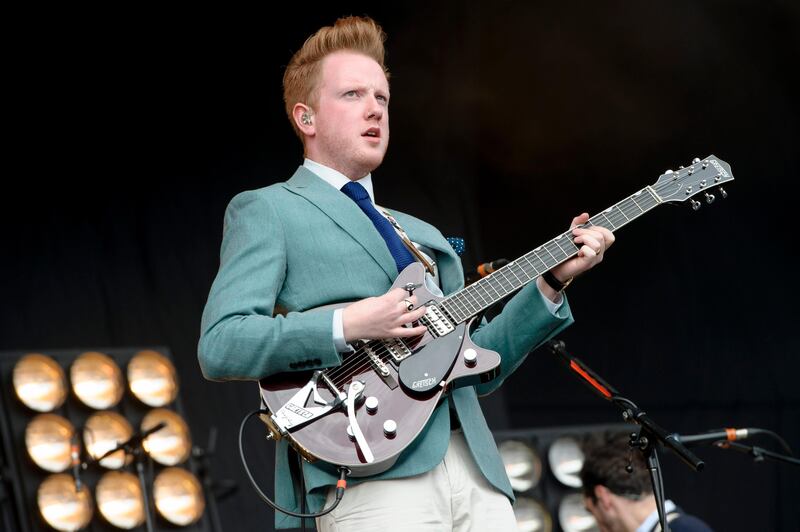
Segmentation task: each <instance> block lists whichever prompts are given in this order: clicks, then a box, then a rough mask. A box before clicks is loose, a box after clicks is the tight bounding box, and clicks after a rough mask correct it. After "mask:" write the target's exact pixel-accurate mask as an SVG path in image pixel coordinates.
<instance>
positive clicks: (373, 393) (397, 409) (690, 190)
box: [259, 155, 733, 476]
mask: <svg viewBox="0 0 800 532" xmlns="http://www.w3.org/2000/svg"><path fill="white" fill-rule="evenodd" d="M732 180H733V175H732V174H731V169H730V166H729V165H728V164H727V163H726V162H724V161H721V160H719V159H717V158H716V157H714V156H713V155H711V156H708V157H706V158H705V159H703V160H700V159H694V161H692V164H691V165H689V166H687V167H685V168H684V167H681V168H680V169H678V170H675V171H672V170H668V171H667V172H666V173H664V174H662V175H661V176H660V177H659V178H658V181H656V182H655V183H654V184H653V185H649V186H646V187H645V188H643V189H641V190H639V191H637V192H636V193H634V194H632V195H631V196H628V197H627V198H625V199H624V200H622V201H620V202H619V203H617V204H616V205H614V206H612V207H609V208H608V209H606V210H604V211H603V212H601V213H599V214H596V215H595V216H592V217H591V218H590V219H589V221H588V222H587V223H586V224H585V225H586V226H591V225H597V226H602V227H606V228H608V229H610V230H612V231H614V230H616V229H619V228H620V227H622V226H624V225H626V224H628V223H629V222H631V221H633V220H634V219H636V218H638V217H640V216H641V215H643V214H644V213H646V212H648V211H650V210H652V209H654V208H655V207H658V206H659V205H661V204H664V203H681V202H686V201H688V202H690V204H691V206H692V208H693V209H695V210H697V209H699V208H700V205H701V202H706V203H712V202H713V201H714V200H715V199H716V197H717V195H719V196H721V197H723V198H724V197H726V196H727V193H726V192H725V189H724V188H722V186H721V185H723V184H725V183H727V182H728V181H732ZM695 198H697V199H695ZM578 249H579V246H578V245H576V244H575V243H574V242H573V239H572V232H571V230H570V231H566V232H564V233H562V234H560V235H558V236H556V237H555V238H554V239H552V240H550V241H549V242H547V243H545V244H543V245H541V246H539V247H537V248H536V249H534V250H532V251H530V252H528V253H526V254H525V255H523V256H521V257H520V258H518V259H517V260H515V261H513V262H511V263H509V264H507V265H506V266H504V267H502V268H500V269H498V270H496V271H495V272H494V273H492V274H491V275H489V276H487V277H484V278H483V279H481V280H480V281H478V282H476V283H473V284H471V285H469V286H467V287H465V288H463V289H461V290H459V291H458V292H455V293H453V294H450V295H449V296H446V297H439V296H436V295H434V294H432V293H431V292H429V291H428V290H427V288H426V285H425V269H424V267H423V266H422V264H420V263H413V264H411V265H409V266H408V267H407V268H405V269H404V270H403V271H402V272H401V273H400V275H399V276H398V277H397V280H396V281H395V282H394V285H393V287H400V288H403V289H405V290H407V291H408V292H409V293H410V294H411V293H413V294H414V295H416V296H417V301H420V302H424V305H425V307H426V312H425V315H424V316H423V317H422V318H421V319H420V320H419V323H420V324H422V325H424V326H425V327H427V332H426V333H424V334H423V335H422V336H418V337H415V338H411V339H408V338H406V339H401V338H390V339H386V340H369V341H362V342H356V344H355V345H354V347H355V351H354V352H352V353H349V354H345V355H344V356H343V361H342V365H341V366H337V367H333V368H328V369H326V370H324V371H319V370H317V371H314V372H313V373H312V372H289V373H281V374H277V375H273V376H270V377H267V378H264V379H261V381H260V382H259V387H260V392H261V398H262V401H263V403H264V405H265V406H266V409H267V410H268V411H269V414H264V415H262V416H261V419H262V420H263V421H264V422H265V423H266V425H267V427H268V429H269V432H270V436H271V437H272V438H273V439H276V440H278V439H281V438H287V439H288V441H289V443H290V444H291V445H292V446H293V447H294V448H295V449H296V450H297V451H298V452H299V453H300V454H301V456H303V457H304V458H305V459H307V460H309V461H314V460H323V461H325V462H329V463H331V464H334V465H338V466H346V467H347V468H349V469H350V471H351V474H352V475H353V476H368V475H374V474H378V473H381V472H383V471H386V470H387V469H389V468H390V467H392V465H393V464H394V463H395V461H396V460H397V458H398V456H399V455H400V453H401V452H402V451H403V449H405V448H406V447H407V446H408V445H409V444H410V443H411V442H412V441H414V439H415V438H416V437H417V436H418V435H419V433H420V432H421V431H422V429H423V428H424V427H425V424H426V423H427V421H428V419H429V418H430V416H431V414H432V412H433V410H434V408H435V407H436V405H437V404H438V403H439V400H440V399H441V397H442V395H443V394H445V393H447V392H448V391H449V390H450V389H452V388H455V387H460V386H470V385H474V384H479V383H483V382H488V381H489V380H491V379H492V378H494V377H495V376H496V375H497V373H498V372H499V367H500V363H501V357H500V355H499V354H498V353H496V352H494V351H490V350H488V349H483V348H482V347H479V346H477V345H475V344H474V343H473V342H472V340H471V339H470V330H471V326H472V325H473V322H475V320H476V319H478V317H479V316H480V315H481V313H482V312H483V311H484V310H486V309H487V308H489V307H490V306H491V305H493V304H495V303H497V302H498V301H500V300H501V299H503V298H504V297H506V296H507V295H509V294H511V293H513V292H515V291H517V290H519V289H520V288H522V287H523V286H525V285H527V284H528V283H530V282H532V281H534V280H535V279H536V278H537V277H539V276H540V275H541V274H542V273H544V272H546V271H548V270H550V269H552V268H554V267H555V266H557V265H559V264H561V263H562V262H564V261H566V260H568V259H570V258H571V257H573V256H574V255H576V254H577V252H578ZM346 305H347V303H341V304H337V305H329V306H327V307H324V308H336V307H344V306H346Z"/></svg>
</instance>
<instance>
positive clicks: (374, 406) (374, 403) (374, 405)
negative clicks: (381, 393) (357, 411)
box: [364, 395, 378, 414]
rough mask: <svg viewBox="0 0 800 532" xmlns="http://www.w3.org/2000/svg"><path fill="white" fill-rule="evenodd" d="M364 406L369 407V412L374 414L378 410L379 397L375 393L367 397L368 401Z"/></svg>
mask: <svg viewBox="0 0 800 532" xmlns="http://www.w3.org/2000/svg"><path fill="white" fill-rule="evenodd" d="M364 406H366V407H367V413H368V414H374V413H375V412H377V411H378V398H377V397H375V396H374V395H371V396H369V397H367V401H366V402H365V403H364Z"/></svg>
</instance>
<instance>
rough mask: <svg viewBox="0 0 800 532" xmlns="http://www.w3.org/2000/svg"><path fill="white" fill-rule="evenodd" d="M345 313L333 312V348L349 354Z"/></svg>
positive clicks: (337, 310) (339, 310)
mask: <svg viewBox="0 0 800 532" xmlns="http://www.w3.org/2000/svg"><path fill="white" fill-rule="evenodd" d="M545 299H547V298H545ZM548 308H549V307H548ZM343 311H344V309H341V308H337V309H336V310H334V311H333V347H335V348H336V351H337V352H339V353H349V352H350V351H352V350H353V347H352V346H351V345H350V344H348V343H347V341H346V340H345V339H344V322H343V321H342V312H343Z"/></svg>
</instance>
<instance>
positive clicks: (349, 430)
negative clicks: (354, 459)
mask: <svg viewBox="0 0 800 532" xmlns="http://www.w3.org/2000/svg"><path fill="white" fill-rule="evenodd" d="M347 437H348V438H350V439H351V440H353V441H355V439H356V435H355V434H353V427H351V426H350V425H347Z"/></svg>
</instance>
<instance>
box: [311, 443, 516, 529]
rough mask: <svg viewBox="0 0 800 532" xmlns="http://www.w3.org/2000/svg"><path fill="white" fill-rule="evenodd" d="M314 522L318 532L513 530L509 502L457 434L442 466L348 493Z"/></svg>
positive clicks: (513, 519) (360, 485)
mask: <svg viewBox="0 0 800 532" xmlns="http://www.w3.org/2000/svg"><path fill="white" fill-rule="evenodd" d="M333 492H334V490H333V488H331V489H330V490H329V492H328V497H327V503H326V504H325V506H328V505H330V504H332V503H333ZM316 522H317V530H318V531H319V532H405V531H408V532H447V531H452V532H512V531H516V530H517V524H516V519H515V518H514V512H513V511H512V509H511V504H510V503H509V501H508V498H506V496H505V495H503V494H502V493H500V492H499V491H497V490H496V489H495V488H493V487H492V486H491V485H490V484H489V482H488V481H487V480H486V479H485V478H484V476H483V475H482V474H481V472H480V469H478V466H477V465H476V464H475V460H474V459H473V458H472V454H471V453H470V451H469V448H468V447H467V442H466V440H465V439H464V435H463V434H462V433H461V431H460V430H458V431H453V432H451V434H450V445H449V447H448V448H447V454H445V457H444V460H443V461H442V463H440V464H439V465H438V466H436V467H435V468H433V469H432V470H431V471H428V472H427V473H424V474H422V475H418V476H415V477H409V478H401V479H394V480H376V481H372V482H365V483H363V484H358V485H357V486H353V487H352V488H347V490H346V491H345V493H344V497H343V498H342V502H341V503H340V504H339V506H338V507H337V508H336V509H335V510H334V511H333V512H331V513H329V514H327V515H324V516H322V517H320V518H318V519H317V521H316Z"/></svg>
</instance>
